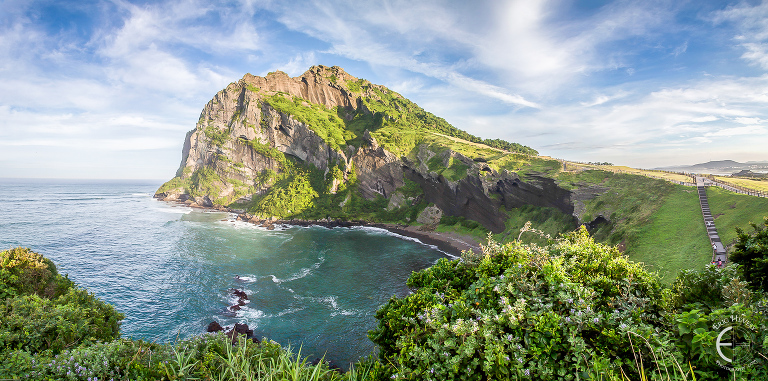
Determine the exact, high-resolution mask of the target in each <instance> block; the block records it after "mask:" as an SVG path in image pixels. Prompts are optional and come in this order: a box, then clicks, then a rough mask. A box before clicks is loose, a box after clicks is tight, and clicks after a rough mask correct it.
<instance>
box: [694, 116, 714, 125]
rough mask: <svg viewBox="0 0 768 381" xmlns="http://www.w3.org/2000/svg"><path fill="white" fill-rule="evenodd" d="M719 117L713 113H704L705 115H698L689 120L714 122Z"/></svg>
mask: <svg viewBox="0 0 768 381" xmlns="http://www.w3.org/2000/svg"><path fill="white" fill-rule="evenodd" d="M719 119H720V118H718V117H716V116H714V115H706V116H700V117H697V118H693V119H691V122H694V123H705V122H714V121H716V120H719Z"/></svg>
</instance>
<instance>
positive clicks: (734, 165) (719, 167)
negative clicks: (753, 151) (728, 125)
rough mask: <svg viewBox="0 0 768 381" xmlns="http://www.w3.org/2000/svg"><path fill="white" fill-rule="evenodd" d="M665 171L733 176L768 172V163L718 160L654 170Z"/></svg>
mask: <svg viewBox="0 0 768 381" xmlns="http://www.w3.org/2000/svg"><path fill="white" fill-rule="evenodd" d="M654 169H660V170H664V171H673V172H693V173H708V174H715V175H731V174H734V173H736V172H741V171H743V170H750V171H752V172H768V161H762V162H758V161H748V162H746V163H739V162H738V161H733V160H717V161H708V162H706V163H700V164H694V165H676V166H670V167H661V168H654Z"/></svg>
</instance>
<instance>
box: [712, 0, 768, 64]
mask: <svg viewBox="0 0 768 381" xmlns="http://www.w3.org/2000/svg"><path fill="white" fill-rule="evenodd" d="M712 21H713V22H714V23H716V24H719V23H725V22H730V23H733V24H734V25H735V26H736V29H737V32H738V34H736V35H734V36H733V40H734V42H735V43H736V44H738V45H739V46H741V47H742V48H743V49H744V50H745V52H744V54H743V55H742V56H741V58H743V59H744V60H746V61H747V62H749V63H751V64H753V65H756V66H759V67H761V68H763V69H768V2H762V3H760V4H757V5H754V6H752V5H749V4H748V3H739V4H738V5H733V6H729V7H728V8H726V9H725V10H722V11H719V12H715V13H714V14H713V16H712Z"/></svg>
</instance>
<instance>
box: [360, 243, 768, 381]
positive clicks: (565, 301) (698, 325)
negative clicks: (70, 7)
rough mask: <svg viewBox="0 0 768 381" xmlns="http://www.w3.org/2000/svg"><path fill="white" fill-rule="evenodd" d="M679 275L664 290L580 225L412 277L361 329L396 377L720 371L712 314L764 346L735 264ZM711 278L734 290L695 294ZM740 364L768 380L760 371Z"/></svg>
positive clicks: (650, 375)
mask: <svg viewBox="0 0 768 381" xmlns="http://www.w3.org/2000/svg"><path fill="white" fill-rule="evenodd" d="M726 271H730V272H728V273H726ZM709 273H712V274H709ZM708 274H709V275H708ZM683 276H684V279H681V280H679V281H678V283H677V287H676V291H678V293H673V292H672V291H671V290H670V289H664V288H662V286H661V284H660V283H659V279H658V277H657V276H656V275H654V274H650V273H648V272H647V271H645V270H644V269H643V268H642V267H641V265H639V264H637V263H633V262H631V261H628V260H627V259H626V257H624V256H623V255H621V253H620V252H619V251H618V250H617V249H616V248H614V247H610V246H605V245H602V244H598V243H596V242H594V240H592V239H591V238H590V237H589V235H588V234H587V232H586V230H585V229H581V230H579V231H576V232H573V233H570V234H568V235H566V236H564V237H562V238H559V239H557V240H551V241H550V243H549V244H548V245H546V246H537V245H523V244H521V243H520V242H513V243H510V244H507V245H503V246H501V245H497V244H494V243H489V245H488V246H485V247H483V253H482V254H473V253H465V255H464V256H463V257H462V259H461V260H454V261H448V260H441V261H440V262H438V263H437V264H436V265H434V266H433V267H431V268H429V269H426V270H423V271H420V272H418V273H414V274H413V275H412V276H411V278H410V279H409V280H408V285H409V287H411V288H412V289H414V293H413V294H411V295H409V296H407V297H405V298H402V299H400V298H392V299H391V300H390V301H389V302H388V303H387V304H386V305H385V306H384V307H383V308H382V309H381V310H379V311H378V312H377V315H376V317H377V319H379V325H378V328H377V329H375V330H374V331H372V332H371V333H370V335H369V336H370V338H371V340H373V341H374V342H375V343H376V344H378V346H379V348H380V350H381V351H380V358H381V362H382V363H383V364H388V369H389V372H390V374H391V376H390V377H391V378H393V379H411V380H421V379H425V380H487V379H493V380H526V379H533V380H584V379H598V380H599V379H608V380H611V379H615V380H625V379H627V378H629V379H633V380H634V379H646V378H647V379H665V380H666V379H693V376H694V375H695V377H697V379H698V380H702V379H721V377H722V376H728V375H729V374H730V373H728V372H729V371H728V370H725V369H723V368H721V367H719V366H718V364H717V362H716V361H717V359H719V357H717V356H718V354H717V352H716V349H715V345H714V340H715V338H716V337H717V335H718V329H717V328H716V327H715V322H716V321H720V320H723V319H730V318H731V317H736V316H744V317H746V319H749V320H750V321H751V322H752V323H754V325H755V326H756V327H758V328H757V330H756V331H757V332H758V336H759V337H756V338H754V341H755V342H756V343H759V344H762V343H763V340H766V337H765V334H764V332H766V331H765V328H766V326H765V321H766V320H765V315H763V314H761V313H760V311H758V309H757V308H756V307H750V306H747V305H745V304H743V303H745V302H747V301H751V300H752V299H753V296H752V295H751V294H749V293H745V292H740V291H739V287H740V286H743V285H745V284H746V283H744V282H743V281H740V280H739V279H738V277H737V275H736V273H735V271H733V270H720V269H714V268H708V269H707V270H705V274H703V275H701V274H698V273H696V272H689V273H686V274H683ZM686 277H687V278H686ZM734 277H735V278H734ZM711 278H717V279H718V281H719V282H721V283H720V284H725V285H728V286H730V287H731V290H730V291H726V290H722V291H720V289H718V293H717V294H716V295H714V296H712V297H710V298H704V299H703V300H702V299H699V298H698V297H700V296H702V290H707V288H706V287H705V285H704V284H703V282H709V281H710V280H711ZM733 279H735V281H736V282H735V284H732V283H733V282H732V280H733ZM740 282H741V283H740ZM715 286H717V284H715ZM742 288H743V287H742ZM724 295H726V296H727V297H726V296H724ZM694 299H695V300H696V301H695V302H693V301H694ZM726 301H727V302H728V303H726ZM702 302H703V303H706V306H707V310H706V311H701V310H697V308H698V307H701V306H703V305H704V304H702ZM761 329H762V331H760V330H761ZM759 332H763V334H762V335H763V336H760V334H759ZM729 353H730V352H729ZM750 356H751V357H749V358H743V360H745V361H746V362H750V361H753V360H760V357H759V356H758V354H757V353H750ZM643 359H644V360H643ZM721 361H722V360H721ZM739 372H741V373H740V374H741V375H742V376H744V377H746V378H744V379H768V378H765V377H766V375H765V372H764V369H763V368H762V367H751V368H749V369H743V370H739ZM754 377H756V378H754ZM761 377H763V378H761Z"/></svg>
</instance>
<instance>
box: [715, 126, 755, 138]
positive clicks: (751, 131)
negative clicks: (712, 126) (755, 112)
mask: <svg viewBox="0 0 768 381" xmlns="http://www.w3.org/2000/svg"><path fill="white" fill-rule="evenodd" d="M765 134H768V129H766V128H765V127H763V126H743V127H731V128H724V129H722V130H717V131H715V132H708V133H706V134H704V136H708V137H710V136H711V137H721V136H723V137H730V136H738V135H765Z"/></svg>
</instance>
